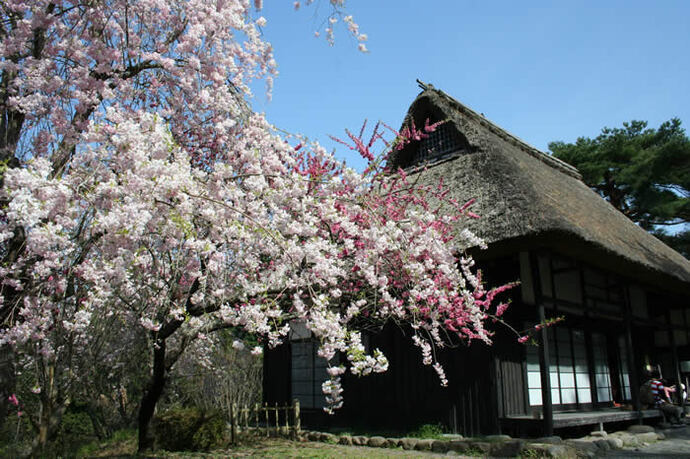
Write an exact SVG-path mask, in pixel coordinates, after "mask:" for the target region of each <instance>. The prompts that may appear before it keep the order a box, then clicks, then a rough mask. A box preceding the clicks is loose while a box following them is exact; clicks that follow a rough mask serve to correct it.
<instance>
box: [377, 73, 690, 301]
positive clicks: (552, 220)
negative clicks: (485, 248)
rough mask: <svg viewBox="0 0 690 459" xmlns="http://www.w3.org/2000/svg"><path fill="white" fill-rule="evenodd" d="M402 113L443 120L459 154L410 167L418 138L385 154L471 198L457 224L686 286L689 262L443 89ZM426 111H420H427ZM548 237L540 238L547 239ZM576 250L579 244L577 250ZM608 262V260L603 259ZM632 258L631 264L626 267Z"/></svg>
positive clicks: (562, 166) (428, 91)
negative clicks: (466, 216) (471, 216)
mask: <svg viewBox="0 0 690 459" xmlns="http://www.w3.org/2000/svg"><path fill="white" fill-rule="evenodd" d="M423 89H424V91H423V92H422V93H421V94H420V95H419V96H418V97H417V98H416V99H415V101H414V102H413V103H412V105H411V106H410V109H409V111H408V114H407V116H406V122H407V123H409V122H410V121H411V120H414V122H415V124H416V125H417V126H423V125H424V121H425V119H424V117H429V118H430V122H435V121H439V120H442V119H448V123H449V124H450V125H451V126H452V128H453V130H454V131H455V132H456V134H457V135H458V137H459V138H461V139H462V141H463V142H466V144H465V148H464V149H463V150H462V151H457V152H455V153H454V154H453V155H450V156H447V157H442V158H437V159H433V158H432V160H431V161H429V162H428V163H426V164H425V166H426V167H417V166H422V164H413V163H412V159H413V158H414V157H415V155H416V152H417V150H418V149H419V146H420V145H419V142H412V143H410V144H408V145H407V146H406V147H405V148H403V149H402V150H400V151H399V152H396V154H395V155H392V156H391V158H390V162H391V164H392V165H394V166H400V167H404V168H407V170H408V174H415V175H416V174H421V179H422V180H423V181H425V182H428V183H437V181H438V180H439V179H440V178H443V180H444V183H445V184H446V185H447V186H448V187H449V189H450V193H451V194H452V196H453V197H454V198H455V199H457V200H458V201H460V202H465V201H467V200H469V199H473V198H474V199H476V201H477V202H476V205H475V206H474V207H473V210H474V211H475V212H477V213H478V214H479V215H481V217H482V218H480V219H479V220H473V221H465V222H463V224H465V225H466V226H468V227H469V229H470V230H472V231H474V232H475V233H476V234H477V235H479V236H480V237H482V238H483V239H484V240H485V241H486V242H487V243H488V244H489V248H491V247H492V244H493V245H494V246H495V245H496V244H498V243H502V244H503V243H505V241H509V240H516V239H523V240H524V239H531V240H536V239H539V240H543V241H546V240H548V241H550V243H553V242H554V241H556V240H560V241H561V243H562V245H563V246H564V247H567V246H572V247H575V246H578V247H580V248H585V249H586V250H589V251H590V252H592V254H595V255H594V256H593V258H595V259H597V258H598V259H600V260H601V261H602V262H603V261H604V259H605V258H607V257H610V258H616V259H617V260H618V261H617V262H616V265H617V266H618V267H619V269H620V267H621V266H625V264H626V263H628V266H627V268H625V269H628V268H629V269H633V268H635V266H636V267H637V268H640V269H641V270H643V271H644V270H651V271H655V272H657V273H660V274H663V275H664V276H667V277H672V278H674V279H675V280H677V281H681V282H682V283H684V284H685V287H684V288H690V261H688V260H687V259H685V258H684V257H683V256H682V255H680V254H679V253H677V252H676V251H674V250H673V249H671V248H670V247H668V246H666V245H665V244H664V243H662V242H661V241H659V240H658V239H656V238H655V237H654V236H652V235H651V234H649V233H648V232H646V231H645V230H643V229H642V228H640V227H639V226H638V225H636V224H635V223H634V222H632V221H631V220H629V219H628V218H627V217H626V216H625V215H623V214H622V213H621V212H619V211H618V210H617V209H615V208H614V207H613V206H612V205H611V204H609V203H608V202H607V201H605V200H604V199H602V198H601V197H600V196H599V195H598V194H596V193H595V192H594V191H592V190H591V189H590V188H589V187H587V185H585V184H584V183H583V182H582V181H581V176H580V174H579V173H578V172H577V170H576V169H575V168H574V167H572V166H570V165H568V164H566V163H564V162H562V161H560V160H558V159H556V158H553V157H551V156H550V155H548V154H546V153H543V152H541V151H539V150H537V149H536V148H534V147H532V146H530V145H529V144H527V143H526V142H524V141H522V140H520V139H519V138H517V137H515V136H514V135H512V134H510V133H508V132H507V131H505V130H503V129H502V128H500V127H498V126H497V125H495V124H494V123H491V122H490V121H489V120H487V119H486V118H485V117H484V116H482V115H480V114H478V113H476V112H474V111H473V110H471V109H470V108H468V107H465V106H464V105H462V104H461V103H460V102H458V101H457V100H455V99H453V98H452V97H450V96H448V95H447V94H445V93H444V92H442V91H440V90H437V89H435V88H433V86H431V85H424V86H423ZM429 114H430V115H431V116H428V115H429ZM547 236H548V237H547ZM578 250H579V249H578ZM607 261H608V260H607ZM630 263H632V264H633V265H635V266H633V265H630Z"/></svg>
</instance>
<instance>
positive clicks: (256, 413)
mask: <svg viewBox="0 0 690 459" xmlns="http://www.w3.org/2000/svg"><path fill="white" fill-rule="evenodd" d="M260 407H261V405H260V404H258V403H255V404H254V427H256V432H257V433H259V408H260Z"/></svg>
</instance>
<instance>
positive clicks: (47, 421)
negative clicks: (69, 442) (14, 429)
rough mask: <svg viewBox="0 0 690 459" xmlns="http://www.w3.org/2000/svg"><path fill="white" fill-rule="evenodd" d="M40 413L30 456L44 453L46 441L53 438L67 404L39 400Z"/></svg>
mask: <svg viewBox="0 0 690 459" xmlns="http://www.w3.org/2000/svg"><path fill="white" fill-rule="evenodd" d="M41 404H42V405H43V406H41V415H40V418H39V425H38V435H37V436H36V438H34V440H33V444H32V445H31V446H32V447H31V457H43V456H44V454H45V453H46V445H47V444H48V442H50V441H52V440H54V439H55V437H56V436H57V433H58V430H60V424H61V423H62V416H63V415H64V414H65V410H66V409H67V406H66V405H65V403H62V402H60V403H56V404H53V401H52V400H48V401H47V402H45V403H44V402H43V401H42V402H41Z"/></svg>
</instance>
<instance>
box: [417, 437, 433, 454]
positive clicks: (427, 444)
mask: <svg viewBox="0 0 690 459" xmlns="http://www.w3.org/2000/svg"><path fill="white" fill-rule="evenodd" d="M434 441H436V440H431V439H429V438H424V439H422V440H419V441H418V442H417V444H416V445H414V449H416V450H417V451H431V445H433V444H434Z"/></svg>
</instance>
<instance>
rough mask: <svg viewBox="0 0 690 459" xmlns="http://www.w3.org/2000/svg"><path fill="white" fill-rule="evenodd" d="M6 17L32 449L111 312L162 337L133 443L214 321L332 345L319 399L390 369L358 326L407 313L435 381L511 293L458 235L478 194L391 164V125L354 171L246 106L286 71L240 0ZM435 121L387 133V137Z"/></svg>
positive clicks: (115, 2) (42, 440) (324, 348)
mask: <svg viewBox="0 0 690 459" xmlns="http://www.w3.org/2000/svg"><path fill="white" fill-rule="evenodd" d="M255 3H256V5H255V6H256V7H257V8H259V7H260V3H261V2H255ZM330 3H331V4H332V5H333V6H334V7H336V8H341V7H342V3H343V2H342V1H331V2H330ZM2 14H3V22H2V25H3V28H2V30H0V33H1V34H3V35H2V36H3V40H2V42H1V43H0V55H1V56H3V60H2V62H1V63H0V65H1V66H2V68H1V70H2V82H1V83H2V85H1V87H2V90H1V91H2V92H0V100H2V103H3V105H2V109H3V110H4V112H3V118H2V120H0V134H2V135H1V136H0V137H1V138H2V140H1V141H0V142H2V143H0V149H1V150H2V153H1V154H2V155H3V156H2V159H3V160H4V161H5V163H6V164H7V165H12V166H14V167H9V168H8V169H7V170H6V171H5V172H4V176H3V179H4V191H3V193H4V194H3V197H2V198H3V200H4V206H3V209H2V214H1V215H0V240H1V241H2V247H3V250H4V254H3V255H4V263H3V265H2V266H1V267H0V281H1V284H0V286H1V288H2V290H1V291H0V293H1V296H0V299H1V300H2V303H0V307H1V309H0V311H1V312H2V315H1V317H2V320H3V323H4V328H3V329H2V330H1V331H0V342H1V343H3V344H5V345H10V346H12V348H13V349H14V350H15V351H16V352H17V353H18V354H19V355H21V356H22V359H24V361H26V362H28V364H29V365H35V367H36V368H37V370H36V375H37V381H36V392H37V395H39V397H40V404H39V406H40V415H38V416H36V418H37V419H38V422H37V423H38V433H39V435H38V436H37V441H36V444H35V446H36V449H37V450H40V448H43V447H44V446H45V444H46V442H47V441H49V440H50V438H51V436H52V435H54V433H55V431H56V427H57V426H58V425H59V422H60V418H61V413H62V412H63V411H64V409H65V407H66V406H67V405H68V404H69V403H70V388H71V387H72V386H73V385H74V381H76V380H78V377H75V375H76V376H78V375H79V374H80V373H82V372H84V371H85V368H84V362H83V361H82V360H80V359H78V358H77V356H79V355H82V354H84V353H86V352H88V349H89V348H90V346H92V345H93V341H94V336H95V334H94V331H95V330H96V329H98V328H99V327H101V328H102V326H103V324H104V323H107V324H110V325H109V326H110V327H111V328H113V329H117V330H118V331H117V333H114V336H118V335H119V336H123V333H126V332H127V331H128V330H138V331H141V332H144V333H146V334H147V336H148V339H149V354H150V368H151V372H150V375H149V381H148V384H147V386H146V388H145V390H144V395H143V398H142V400H141V402H140V408H139V418H138V422H139V449H140V450H145V449H148V448H150V447H151V438H150V432H149V430H150V422H151V419H152V417H153V413H154V409H155V406H156V403H157V402H158V400H159V399H160V397H161V394H162V392H163V390H164V388H165V385H166V382H167V380H168V379H169V377H170V375H171V371H172V369H173V368H174V366H175V363H176V362H177V361H178V360H179V358H180V357H181V356H182V355H183V354H184V353H185V352H187V353H192V354H193V355H194V356H195V357H197V358H199V359H204V358H205V355H204V349H205V346H204V342H205V341H206V340H208V339H209V337H210V336H211V334H212V333H213V332H215V331H217V330H219V329H223V328H230V327H238V328H241V329H243V330H244V332H246V333H250V334H253V335H255V336H257V337H259V338H260V339H261V340H262V342H263V343H265V345H267V346H269V347H272V346H275V345H277V344H279V343H280V342H281V340H283V339H284V338H285V336H286V335H287V333H288V331H289V329H290V324H291V323H292V321H299V322H302V323H304V324H305V325H306V327H307V328H308V329H309V330H310V331H311V333H312V334H313V335H314V337H315V338H316V339H317V340H319V342H320V350H319V354H320V356H322V357H324V358H325V359H326V360H331V359H332V357H334V356H335V355H336V353H340V354H341V355H342V356H344V360H343V361H345V362H346V363H345V364H337V365H336V364H334V365H332V366H331V368H329V371H328V373H329V375H330V378H329V380H328V381H326V382H324V385H323V389H324V393H325V394H326V396H327V401H328V410H334V409H337V408H339V407H340V406H341V405H342V403H343V398H342V388H341V386H340V376H341V375H342V374H343V373H344V372H345V371H350V372H352V373H354V374H357V375H366V374H369V373H372V372H381V371H385V370H386V368H387V367H388V362H387V360H386V358H385V356H384V355H383V354H382V353H381V352H380V351H378V350H374V351H373V352H372V353H371V354H367V353H366V352H365V351H364V347H363V346H362V342H361V336H360V334H359V330H360V328H361V326H362V324H363V323H366V322H370V321H376V322H378V323H384V322H386V321H388V320H395V321H398V322H400V323H404V324H409V325H411V327H412V329H413V330H415V333H414V334H413V336H412V339H413V342H414V343H415V344H416V345H417V346H418V347H419V348H420V351H421V354H422V360H423V362H424V363H425V364H428V365H431V366H433V368H434V370H435V371H436V372H437V373H438V375H439V378H440V380H441V383H442V384H446V382H447V381H446V377H445V375H444V373H443V369H442V367H441V366H440V364H439V363H438V362H437V360H436V358H435V355H434V349H435V348H436V347H438V346H443V345H444V343H445V340H444V337H445V336H446V334H448V333H450V334H453V335H455V336H458V337H460V338H461V339H464V340H474V339H479V340H482V341H485V342H487V343H488V342H490V332H488V331H487V330H486V329H485V328H484V321H485V319H486V318H487V317H489V316H490V315H491V314H494V312H493V311H492V309H491V307H492V302H493V301H494V297H495V296H496V295H497V294H498V293H500V292H501V291H503V290H505V289H506V288H509V286H502V287H499V288H496V289H492V290H486V289H485V288H484V286H483V285H482V283H481V280H480V278H479V276H477V274H476V273H475V271H474V268H473V261H472V259H471V258H469V257H468V256H467V255H465V254H464V249H465V248H467V247H470V246H474V245H481V241H480V240H479V239H477V238H476V237H474V236H473V235H472V234H471V233H469V232H468V231H466V230H461V229H458V228H462V219H463V218H472V216H473V215H472V214H471V213H470V212H469V209H468V204H465V203H457V202H454V201H452V200H450V199H448V198H447V197H446V196H447V194H446V192H445V189H444V188H443V186H441V185H439V186H438V187H423V186H419V185H417V184H415V183H410V182H409V181H408V179H407V177H406V176H405V174H404V173H403V172H402V171H390V170H388V169H386V167H385V151H386V149H387V148H384V156H379V155H377V154H376V153H377V150H376V148H377V144H378V143H379V142H380V141H382V140H383V137H382V135H381V132H380V128H379V126H376V127H375V128H374V130H373V133H372V135H371V137H370V138H369V139H366V140H365V139H364V137H363V131H364V128H363V130H362V132H360V133H359V135H353V134H351V133H348V137H349V141H348V142H346V145H348V146H349V147H350V148H352V149H353V150H355V151H357V152H358V153H359V154H361V155H362V156H363V157H364V158H365V159H367V160H368V161H369V166H368V167H367V169H366V170H365V171H364V172H362V173H358V172H356V171H354V170H352V169H349V168H347V167H345V166H344V165H343V164H341V163H339V162H338V161H336V160H335V159H334V158H333V157H332V156H331V155H329V154H327V153H326V152H325V151H324V149H323V148H321V147H320V146H318V145H301V144H299V145H297V146H296V147H292V146H290V144H289V143H288V141H287V140H289V139H286V138H284V137H282V136H280V135H278V134H276V132H275V131H274V130H273V128H272V127H271V126H270V125H269V124H268V123H267V122H266V120H264V119H263V117H262V116H259V115H256V114H253V113H251V110H250V109H249V108H248V105H247V103H246V102H245V101H246V98H247V97H248V96H249V95H250V91H249V86H248V84H249V81H251V80H252V79H254V78H264V79H265V80H266V81H267V83H268V85H269V86H270V84H271V78H272V75H273V73H274V71H275V63H274V62H273V58H272V56H271V47H270V45H268V44H267V43H265V42H263V41H262V40H261V36H260V34H259V31H258V29H257V27H260V26H263V25H264V24H265V19H263V18H261V17H259V18H258V19H254V18H253V16H252V14H253V13H252V10H251V5H250V4H249V2H248V1H242V0H225V1H224V0H216V1H211V2H209V1H208V0H204V1H201V0H186V1H183V0H178V1H169V0H165V1H163V0H102V1H82V2H77V1H57V0H56V1H49V0H37V1H32V2H24V1H17V0H14V1H7V2H5V3H3V5H2ZM346 22H348V24H350V23H351V24H354V22H352V20H351V18H349V19H348V20H347V21H346ZM349 28H350V31H351V32H352V33H358V30H357V29H356V27H354V26H352V25H349ZM435 128H436V126H434V125H432V126H428V125H427V126H425V128H424V129H422V130H416V129H415V128H414V126H413V127H412V128H411V129H407V130H405V131H404V132H403V133H399V134H398V133H395V134H396V137H397V138H396V139H395V141H394V142H393V143H390V144H389V145H390V148H400V147H402V146H403V145H404V144H405V142H408V141H409V140H410V139H418V138H421V137H424V136H427V135H428V134H429V133H430V132H431V131H433V130H434V129H435ZM293 143H294V142H293ZM10 163H14V164H10ZM440 203H443V204H444V205H443V206H439V204H440ZM440 209H443V210H440ZM499 310H500V311H501V312H502V310H503V306H500V305H499ZM499 315H500V314H499ZM99 336H100V337H103V335H99ZM120 342H121V341H120ZM206 347H210V346H206ZM108 349H112V353H113V355H117V354H118V353H120V352H123V353H125V352H127V351H128V349H127V347H126V345H119V344H118V342H116V341H113V343H111V346H110V347H109V348H108ZM260 350H261V349H260V348H259V349H257V352H258V351H260ZM188 357H189V355H188ZM115 358H116V357H113V359H115Z"/></svg>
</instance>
